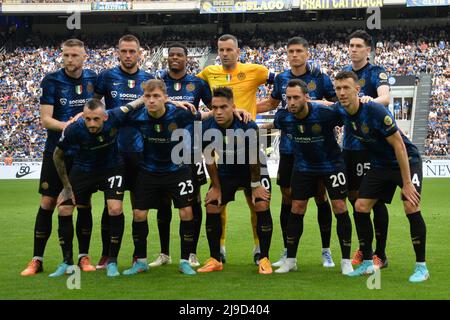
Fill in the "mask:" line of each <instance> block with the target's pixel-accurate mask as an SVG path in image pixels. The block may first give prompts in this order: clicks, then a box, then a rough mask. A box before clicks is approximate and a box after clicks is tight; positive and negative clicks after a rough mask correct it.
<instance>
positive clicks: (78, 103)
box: [21, 39, 97, 276]
mask: <svg viewBox="0 0 450 320" xmlns="http://www.w3.org/2000/svg"><path fill="white" fill-rule="evenodd" d="M62 58H63V64H64V68H62V69H60V70H58V71H56V72H52V73H49V74H47V75H46V76H45V77H44V79H43V80H42V83H41V89H42V96H41V98H40V104H41V122H42V126H43V127H44V128H46V129H47V132H48V136H47V140H46V142H45V150H44V154H43V162H42V171H41V178H40V181H39V193H40V194H41V195H42V197H41V203H40V207H39V210H38V213H37V216H36V222H35V226H34V251H33V259H32V260H31V261H30V263H29V264H28V267H27V268H26V269H25V270H23V271H22V273H21V275H22V276H31V275H35V274H37V273H39V272H42V271H43V267H42V265H43V260H44V250H45V246H46V244H47V240H48V238H49V237H50V234H51V231H52V214H53V210H55V207H56V204H57V203H56V201H57V198H58V195H59V193H60V192H61V190H62V189H63V185H62V183H61V180H60V178H59V176H58V173H57V172H56V168H55V165H54V163H53V151H54V150H55V147H56V145H57V143H58V140H59V138H60V137H61V132H62V131H63V130H64V128H65V127H66V126H67V125H69V124H70V123H71V122H72V121H71V118H72V117H74V116H75V115H77V114H78V113H80V112H81V111H82V110H83V106H84V104H85V103H86V102H87V101H88V100H89V99H91V98H92V97H93V96H94V86H95V84H96V82H97V75H96V74H95V72H93V71H91V70H87V69H83V64H84V62H85V61H86V59H87V54H86V51H85V48H84V43H83V42H82V41H80V40H78V39H69V40H67V41H65V42H64V43H63V44H62ZM73 154H74V150H69V151H68V152H67V154H66V156H67V157H66V166H67V169H68V171H70V168H71V166H72V160H73ZM69 209H70V208H68V206H59V207H58V212H59V213H61V212H67V211H68V210H69ZM71 221H72V220H71ZM62 223H63V221H61V219H59V226H60V227H61V224H62ZM76 230H77V238H78V241H79V248H80V256H79V265H80V267H81V269H82V270H83V271H93V270H95V267H93V266H92V265H91V263H90V259H89V256H88V255H87V253H88V251H87V250H88V249H89V242H90V238H91V231H92V212H91V208H90V206H89V207H87V208H83V209H79V210H78V215H77V225H76Z"/></svg>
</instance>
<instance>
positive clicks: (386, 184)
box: [335, 71, 429, 282]
mask: <svg viewBox="0 0 450 320" xmlns="http://www.w3.org/2000/svg"><path fill="white" fill-rule="evenodd" d="M335 89H336V94H337V96H338V99H339V108H340V112H341V114H342V116H343V118H344V122H345V126H347V127H348V128H349V130H350V134H352V135H353V137H355V138H356V139H358V141H360V142H361V143H363V144H364V146H365V147H366V149H367V150H368V151H369V157H370V163H371V166H372V168H371V169H370V170H369V171H368V172H367V173H366V175H365V176H364V178H363V180H362V182H361V186H360V188H359V195H358V200H357V201H356V204H355V207H356V213H355V222H356V228H357V231H358V232H357V233H358V238H359V245H360V248H361V250H362V252H363V262H362V263H361V265H360V266H359V267H358V268H357V269H356V270H355V271H354V272H352V273H350V274H349V276H360V275H363V274H370V273H373V272H374V268H375V267H377V266H375V267H374V262H373V258H372V241H373V227H372V221H371V220H370V211H371V210H372V207H373V206H374V205H375V203H376V202H377V201H378V200H379V199H381V200H382V201H383V202H384V203H391V201H392V197H393V196H394V194H395V189H396V188H397V186H399V187H401V189H402V190H401V194H402V200H403V207H404V210H405V213H406V217H407V218H408V221H409V224H410V233H411V241H412V244H413V247H414V251H415V254H416V266H415V270H414V273H413V274H412V275H411V276H410V278H409V281H411V282H422V281H425V280H427V279H428V278H429V272H428V269H427V266H426V263H425V244H426V225H425V221H424V220H423V217H422V214H421V212H420V193H421V190H422V159H421V157H420V154H419V152H418V150H417V147H416V146H415V145H413V144H412V143H411V141H409V140H408V138H406V137H405V136H404V135H403V133H401V131H400V130H398V127H397V125H396V122H395V119H394V117H393V116H392V114H391V113H390V112H389V110H388V109H386V108H385V107H384V106H383V105H382V104H380V103H377V102H375V101H368V102H362V101H361V100H360V98H359V92H360V90H361V86H360V85H359V83H358V77H357V75H356V74H355V73H354V72H351V71H341V72H339V73H338V74H337V75H336V77H335Z"/></svg>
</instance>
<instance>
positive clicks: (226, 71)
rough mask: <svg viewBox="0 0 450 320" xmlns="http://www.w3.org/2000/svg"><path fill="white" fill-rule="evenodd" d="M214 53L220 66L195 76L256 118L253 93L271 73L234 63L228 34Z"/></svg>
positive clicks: (256, 252) (234, 46)
mask: <svg viewBox="0 0 450 320" xmlns="http://www.w3.org/2000/svg"><path fill="white" fill-rule="evenodd" d="M217 46H218V53H219V56H220V60H221V62H222V65H220V66H212V65H211V66H207V67H206V68H204V69H203V70H202V72H200V73H199V74H198V75H197V76H198V77H199V78H201V79H204V80H205V81H206V82H207V83H208V84H209V86H210V87H211V89H216V88H219V87H229V88H231V89H232V90H233V94H234V102H235V104H236V106H237V108H240V109H244V110H246V111H248V112H250V113H251V115H252V119H253V120H255V119H256V93H257V91H258V87H259V86H260V85H263V84H266V83H272V82H273V79H274V77H275V74H274V73H272V72H270V71H269V69H267V68H266V67H265V66H262V65H259V64H252V63H240V62H239V61H238V59H239V56H240V54H241V51H240V49H239V45H238V40H237V38H236V37H235V36H233V35H231V34H224V35H222V36H220V37H219V39H218V41H217ZM226 217H227V210H226V208H225V210H223V211H222V213H221V219H222V236H221V247H220V250H221V255H222V261H223V262H225V254H226V252H225V251H226V250H225V235H226V232H225V231H226ZM256 220H257V219H256V214H255V212H251V222H252V227H253V239H254V248H253V261H254V262H255V263H257V262H258V261H259V259H260V251H261V250H260V248H259V240H258V234H257V230H256V227H257V226H256Z"/></svg>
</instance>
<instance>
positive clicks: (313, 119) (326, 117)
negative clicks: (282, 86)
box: [274, 102, 344, 174]
mask: <svg viewBox="0 0 450 320" xmlns="http://www.w3.org/2000/svg"><path fill="white" fill-rule="evenodd" d="M274 125H275V127H276V128H278V129H281V130H285V132H286V134H287V135H288V136H289V138H290V139H292V142H293V151H294V170H295V171H298V172H305V173H313V174H327V173H332V172H336V171H339V170H342V169H343V168H344V161H343V158H342V153H341V148H340V147H339V145H338V143H337V141H336V137H335V135H334V127H336V126H339V125H342V119H341V116H340V113H339V110H338V109H337V107H336V105H333V106H330V107H327V106H324V105H321V104H318V103H313V102H309V103H308V115H307V116H306V117H305V118H303V119H298V118H297V117H295V115H294V114H293V113H291V112H289V111H288V110H287V109H281V110H279V111H278V112H277V113H276V115H275V120H274Z"/></svg>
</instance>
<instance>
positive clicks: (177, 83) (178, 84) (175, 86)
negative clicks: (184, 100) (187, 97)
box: [173, 82, 181, 91]
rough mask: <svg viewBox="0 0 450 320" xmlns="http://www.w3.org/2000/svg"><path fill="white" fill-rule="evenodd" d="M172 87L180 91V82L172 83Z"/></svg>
mask: <svg viewBox="0 0 450 320" xmlns="http://www.w3.org/2000/svg"><path fill="white" fill-rule="evenodd" d="M173 88H174V89H175V91H180V90H181V83H179V82H175V83H174V84H173Z"/></svg>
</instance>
